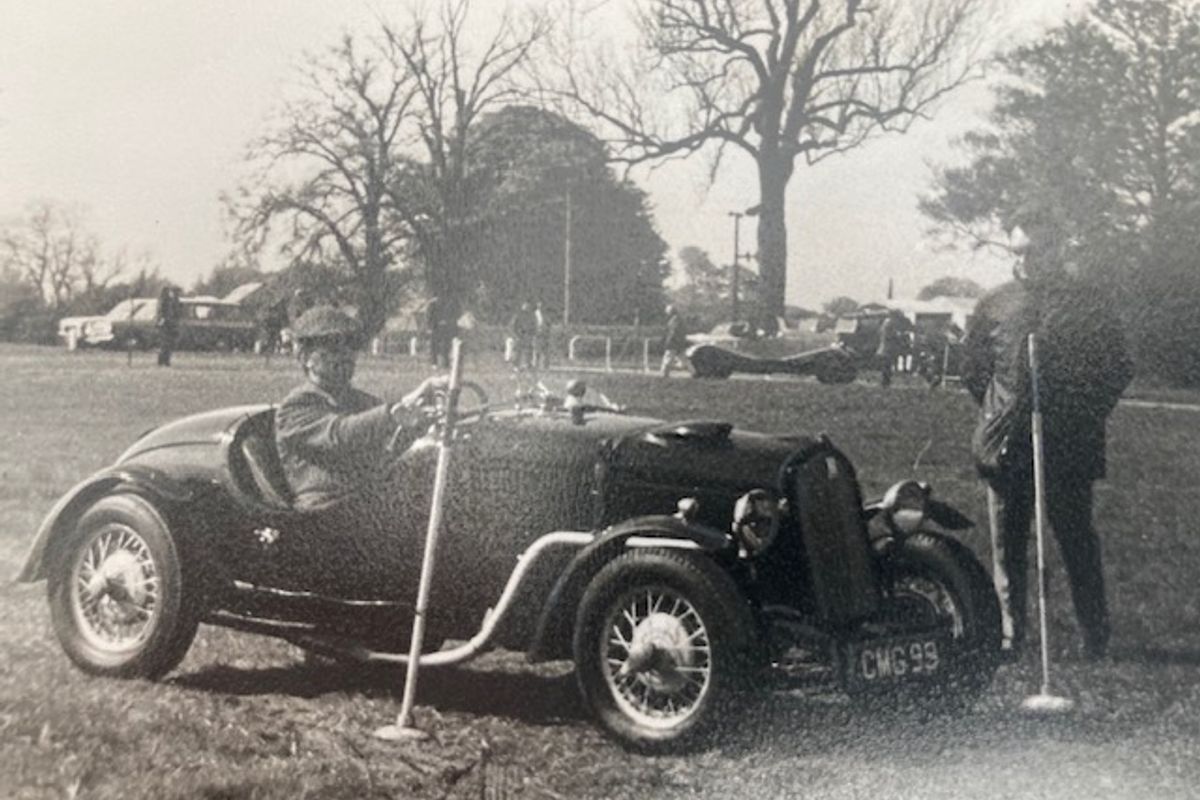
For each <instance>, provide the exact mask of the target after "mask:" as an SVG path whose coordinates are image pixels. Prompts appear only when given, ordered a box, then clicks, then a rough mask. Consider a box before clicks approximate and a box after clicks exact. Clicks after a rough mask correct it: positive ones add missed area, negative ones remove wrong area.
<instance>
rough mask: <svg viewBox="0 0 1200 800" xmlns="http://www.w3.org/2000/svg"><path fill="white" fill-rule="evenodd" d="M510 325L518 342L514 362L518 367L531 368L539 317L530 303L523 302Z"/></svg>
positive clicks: (514, 338)
mask: <svg viewBox="0 0 1200 800" xmlns="http://www.w3.org/2000/svg"><path fill="white" fill-rule="evenodd" d="M510 327H511V329H512V335H513V340H514V341H515V342H516V353H515V357H514V359H513V363H514V365H515V366H516V368H517V369H530V368H531V367H532V366H533V339H534V336H536V335H537V319H536V318H535V317H534V316H533V311H532V310H531V309H530V308H529V303H521V307H520V308H519V309H518V310H517V313H516V314H514V315H513V318H512V324H511V326H510Z"/></svg>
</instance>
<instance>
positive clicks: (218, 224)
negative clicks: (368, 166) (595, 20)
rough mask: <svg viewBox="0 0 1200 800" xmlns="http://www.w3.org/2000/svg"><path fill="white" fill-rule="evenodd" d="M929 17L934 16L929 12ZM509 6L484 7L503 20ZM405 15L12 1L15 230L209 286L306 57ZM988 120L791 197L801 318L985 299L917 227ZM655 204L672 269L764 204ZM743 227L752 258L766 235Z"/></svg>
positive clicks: (6, 15) (808, 177) (735, 166)
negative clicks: (69, 237) (840, 306)
mask: <svg viewBox="0 0 1200 800" xmlns="http://www.w3.org/2000/svg"><path fill="white" fill-rule="evenodd" d="M914 1H916V0H914ZM495 5H498V4H494V3H491V2H486V3H484V2H481V3H477V5H476V8H475V9H474V10H473V12H472V13H473V14H476V15H478V16H480V17H485V16H487V15H488V14H489V13H490V12H491V9H492V8H493V7H494V6H495ZM1079 5H1080V3H1079V2H1077V0H1076V2H1072V0H1010V7H1011V12H1010V14H1009V16H1008V17H1007V19H1006V22H1005V24H1004V25H1002V26H998V27H997V30H1003V31H1004V32H1005V35H1009V36H1011V35H1013V32H1014V31H1021V32H1025V33H1028V32H1030V31H1033V30H1037V29H1039V28H1040V27H1041V26H1044V25H1046V24H1049V23H1053V22H1055V21H1057V20H1058V19H1060V18H1061V16H1062V14H1063V13H1064V10H1065V9H1073V8H1077V7H1078V6H1079ZM391 7H392V6H391V5H390V4H387V3H379V2H373V3H367V2H358V1H357V0H342V1H341V2H331V0H90V1H86V2H85V0H72V1H71V2H67V1H66V0H0V219H6V218H11V217H13V216H14V215H19V214H21V212H22V210H23V209H24V207H25V206H26V204H27V203H29V202H30V201H32V200H35V199H48V200H53V201H55V202H58V203H62V204H72V205H79V206H82V207H83V208H85V209H86V212H87V225H88V227H89V229H90V230H92V231H93V232H95V233H96V234H98V235H99V236H100V238H101V240H102V241H103V242H104V244H105V246H106V247H107V248H109V249H112V248H116V247H117V246H120V245H124V246H126V247H128V248H129V249H130V250H131V251H133V252H138V251H147V252H149V253H151V254H152V255H153V257H154V259H155V261H157V262H158V263H160V264H161V268H162V272H163V274H164V275H166V276H167V277H169V278H171V279H173V280H176V281H179V282H181V283H182V284H184V285H185V286H191V285H192V284H193V283H194V282H195V281H196V280H197V279H198V278H199V277H201V276H202V275H205V274H207V273H208V272H210V271H211V270H212V268H213V267H214V266H215V265H216V264H217V263H218V262H219V261H220V260H221V258H222V257H223V255H224V254H225V253H226V252H227V250H228V243H227V241H226V239H225V231H224V229H223V224H222V217H221V207H220V204H219V202H218V197H219V195H220V193H221V192H222V191H226V190H229V189H232V188H233V187H234V186H236V184H237V182H238V179H239V177H240V176H241V175H242V171H241V164H240V155H241V152H242V150H243V147H244V145H245V143H246V142H247V141H248V140H249V139H250V138H251V137H252V136H253V135H254V134H255V133H256V132H258V131H260V130H261V129H262V123H263V119H264V117H265V115H266V114H267V113H268V112H269V110H270V109H271V108H272V104H273V103H274V101H275V98H277V97H278V95H279V92H280V89H281V87H282V86H283V85H284V84H285V83H286V82H287V81H288V80H289V79H290V78H291V77H293V76H294V74H295V67H296V64H297V62H298V60H299V57H300V55H301V54H302V53H303V52H304V51H305V50H320V49H322V48H323V47H325V46H326V45H329V44H331V43H333V42H335V41H336V39H337V37H338V36H339V33H340V32H341V31H342V30H344V29H350V30H362V29H367V28H370V27H372V26H373V24H374V21H375V19H376V18H377V16H378V14H379V9H384V10H386V9H388V8H391ZM984 107H986V94H985V93H983V92H982V90H981V89H980V88H974V89H972V90H970V91H967V92H964V93H962V94H961V95H960V96H958V97H957V98H955V99H954V100H953V101H952V102H949V103H947V104H946V105H945V106H944V107H943V108H942V109H941V111H940V113H939V114H938V116H937V117H936V119H935V120H934V121H932V122H925V123H921V124H919V125H918V126H917V127H916V128H914V130H913V131H911V132H910V133H909V134H908V135H906V136H897V137H892V138H886V139H880V140H877V141H875V142H873V143H871V144H870V145H868V146H867V147H865V148H863V149H861V150H858V151H855V152H854V153H852V154H850V155H848V156H845V157H841V158H837V159H833V160H830V161H827V162H825V163H823V164H821V165H819V166H818V167H816V168H814V169H804V168H800V169H798V170H797V173H796V177H795V178H794V179H793V181H792V184H791V189H790V192H789V197H788V230H789V236H790V239H789V280H788V301H789V302H794V303H800V304H804V305H808V306H814V305H817V304H819V303H821V302H824V301H826V300H828V299H830V298H831V297H834V296H837V295H843V294H845V295H850V296H852V297H855V298H857V299H859V300H860V301H868V300H872V299H880V298H881V297H882V296H883V294H884V292H885V291H886V288H887V282H888V279H889V277H890V278H893V279H894V280H895V283H896V290H897V295H898V296H901V297H903V296H911V295H913V294H915V293H916V291H917V290H918V289H919V288H920V287H921V286H924V285H925V284H927V283H929V282H930V281H932V280H934V279H936V278H938V277H940V276H942V275H948V274H949V275H958V276H962V277H970V278H973V279H975V280H977V281H979V282H980V283H983V284H985V285H990V284H994V283H996V282H998V281H1000V280H1002V279H1003V278H1004V277H1005V276H1006V275H1007V271H1008V268H1009V265H1008V264H1006V263H1003V262H998V261H996V260H994V259H992V258H989V257H978V256H977V257H971V256H969V255H965V254H957V255H944V254H937V253H933V252H931V251H930V250H929V249H928V248H927V246H926V244H925V243H924V240H923V235H922V233H923V228H924V227H925V223H924V221H923V220H922V218H921V217H920V215H919V214H918V213H917V212H916V209H915V204H916V199H917V197H918V195H919V194H920V193H922V192H924V191H926V190H927V187H928V184H929V169H928V167H927V162H929V161H930V160H933V161H940V160H944V159H946V158H947V157H949V156H948V153H949V150H948V142H949V140H950V139H951V138H952V137H953V136H954V135H956V134H958V133H961V132H962V131H963V130H965V129H967V128H969V127H971V126H972V125H973V124H974V121H975V120H976V119H977V118H976V117H975V114H977V113H978V112H979V110H981V109H982V108H984ZM634 177H635V179H637V180H638V181H639V182H640V183H641V184H642V185H643V186H644V187H645V188H646V189H647V190H648V191H649V192H650V196H651V199H652V202H653V204H654V208H655V217H656V220H657V222H658V225H659V229H660V232H661V233H662V235H663V237H664V238H665V239H666V240H667V243H668V245H669V246H670V248H671V251H672V253H674V252H676V251H677V250H678V249H679V248H680V247H683V246H685V245H696V246H699V247H701V248H703V249H705V250H707V251H708V252H709V253H710V254H711V255H712V257H713V259H714V261H717V262H718V263H727V262H728V261H729V259H730V256H731V253H732V249H733V241H732V240H733V229H732V220H731V219H729V217H728V216H727V212H729V211H731V210H740V209H744V208H746V207H747V206H750V205H753V204H754V203H756V202H757V196H756V191H755V183H754V172H753V169H752V164H751V163H750V162H749V161H748V160H745V159H739V158H737V157H733V158H730V159H729V160H728V161H727V163H726V165H725V168H724V172H723V173H722V175H721V177H720V179H719V181H718V183H717V184H716V185H715V186H713V187H708V186H707V185H706V173H705V170H704V168H703V166H702V165H701V164H699V163H692V164H690V165H689V164H672V165H670V166H667V167H664V168H662V169H660V170H658V171H657V172H655V173H653V174H646V173H640V174H635V175H634ZM748 223H749V221H748V220H746V221H743V230H742V242H743V250H752V249H753V241H754V229H753V224H752V223H749V224H748Z"/></svg>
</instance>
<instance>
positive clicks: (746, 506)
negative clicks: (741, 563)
mask: <svg viewBox="0 0 1200 800" xmlns="http://www.w3.org/2000/svg"><path fill="white" fill-rule="evenodd" d="M779 517H780V501H779V500H777V499H776V498H775V496H774V495H772V494H771V493H770V492H768V491H766V490H765V489H752V490H750V491H749V492H746V493H745V494H744V495H742V496H741V497H739V498H738V501H737V503H735V504H734V506H733V535H734V537H735V538H736V539H737V542H738V549H739V550H740V551H741V552H742V554H743V555H745V556H749V557H753V556H757V555H759V554H760V553H762V552H764V551H765V550H766V549H767V548H769V547H770V546H771V544H772V543H773V542H774V541H775V537H776V536H778V535H779Z"/></svg>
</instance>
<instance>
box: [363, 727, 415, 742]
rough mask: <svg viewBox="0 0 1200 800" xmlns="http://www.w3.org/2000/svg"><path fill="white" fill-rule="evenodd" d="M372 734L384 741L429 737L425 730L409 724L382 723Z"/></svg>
mask: <svg viewBox="0 0 1200 800" xmlns="http://www.w3.org/2000/svg"><path fill="white" fill-rule="evenodd" d="M372 735H373V736H374V737H375V738H376V739H383V740H384V741H385V742H421V741H424V740H426V739H428V738H429V734H428V733H426V732H425V731H423V730H421V729H420V728H413V727H411V726H409V725H384V726H383V727H382V728H377V729H376V730H375V732H374V733H373V734H372Z"/></svg>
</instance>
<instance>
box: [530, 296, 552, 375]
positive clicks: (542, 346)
mask: <svg viewBox="0 0 1200 800" xmlns="http://www.w3.org/2000/svg"><path fill="white" fill-rule="evenodd" d="M533 321H534V326H533V327H534V334H533V336H534V339H533V365H534V367H536V368H537V369H549V368H550V320H549V319H547V317H546V312H545V311H543V310H542V304H541V302H540V301H539V302H538V303H537V305H535V306H534V307H533Z"/></svg>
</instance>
